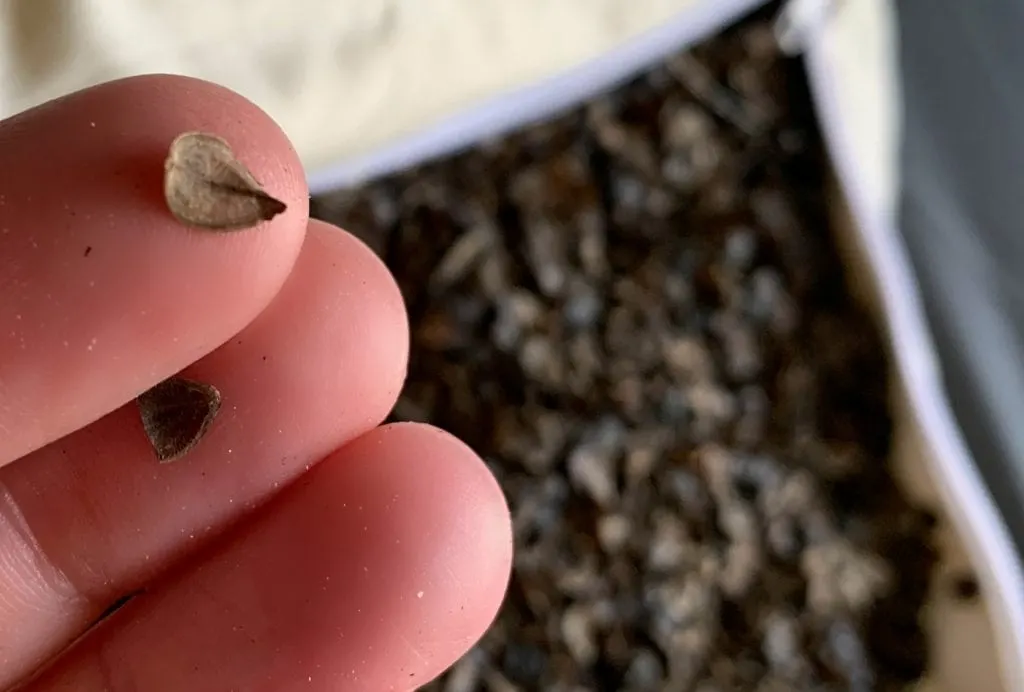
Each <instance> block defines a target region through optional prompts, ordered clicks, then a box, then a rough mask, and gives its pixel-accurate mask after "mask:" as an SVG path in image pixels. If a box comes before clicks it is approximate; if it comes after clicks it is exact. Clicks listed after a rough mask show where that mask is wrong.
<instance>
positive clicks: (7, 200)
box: [0, 75, 309, 464]
mask: <svg viewBox="0 0 1024 692" xmlns="http://www.w3.org/2000/svg"><path fill="white" fill-rule="evenodd" d="M196 130H198V131H203V132H209V133H211V134H215V135H218V136H220V137H222V138H224V139H225V140H227V141H228V143H229V144H230V146H231V147H232V149H233V151H234V153H235V155H236V156H237V158H238V159H239V160H240V161H242V163H243V164H244V165H245V166H246V167H247V168H249V169H250V170H251V171H252V173H253V175H254V176H255V177H256V179H257V180H259V181H260V183H261V184H262V185H263V186H264V188H265V189H266V190H267V192H268V193H270V194H272V195H273V196H275V197H277V198H279V199H281V200H282V201H284V202H285V204H287V206H288V208H287V210H286V211H285V212H284V213H283V214H281V215H279V216H278V217H276V218H274V219H273V220H271V221H269V222H266V223H264V224H260V225H259V226H258V227H256V228H253V229H249V230H246V231H240V232H233V233H210V232H206V231H200V230H196V229H191V228H187V227H185V226H183V225H182V224H181V223H179V222H178V221H177V220H176V219H175V218H174V217H173V216H172V214H171V213H170V211H169V209H168V208H167V205H166V202H165V200H164V199H163V170H164V159H165V158H166V156H167V152H168V147H169V146H170V144H171V142H172V141H173V140H174V139H175V137H177V136H178V135H179V134H181V133H182V132H187V131H196ZM0 190H2V194H0V229H2V233H0V257H2V258H3V268H2V271H3V274H4V280H5V284H4V285H5V289H6V290H5V291H4V295H3V296H2V297H0V324H4V325H9V326H10V329H6V330H4V331H3V332H2V333H0V382H3V383H4V395H5V399H6V400H7V402H8V404H9V405H8V406H7V407H6V408H5V409H4V410H3V411H0V428H4V429H8V430H13V431H16V433H15V434H13V435H12V436H10V439H8V440H5V445H4V446H3V448H0V464H2V463H5V462H6V461H10V460H11V459H12V458H16V457H18V456H21V455H23V454H25V453H27V452H29V451H32V450H33V449H36V448H38V447H40V446H42V445H44V444H46V443H48V442H50V441H52V440H54V439H56V438H58V437H61V436H63V435H65V434H67V433H69V432H71V431H72V430H74V429H76V428H78V427H81V426H83V425H85V424H87V423H89V422H92V421H93V420H96V419H97V418H99V417H100V416H102V415H104V414H106V413H108V412H110V411H112V410H114V409H115V408H117V407H118V406H120V405H121V404H123V403H124V402H126V401H128V400H130V399H131V398H132V397H133V396H135V395H136V394H138V393H139V392H140V391H142V390H143V389H145V388H147V387H148V386H150V385H152V384H155V382H157V381H159V380H160V379H163V378H164V377H167V376H169V375H171V374H173V373H175V372H177V371H179V370H180V369H182V368H183V367H185V366H186V365H188V364H190V363H192V362H194V361H195V360H197V359H198V358H200V357H202V356H203V355H206V354H207V353H209V352H210V351H212V350H213V349H215V348H216V347H217V346H219V345H220V344H222V343H224V342H225V341H226V340H227V339H229V338H230V337H231V336H232V335H233V334H235V333H237V332H238V331H239V330H241V329H242V328H243V327H244V326H246V325H247V324H248V323H249V322H251V321H252V320H253V319H254V318H255V317H256V316H257V315H258V314H259V313H260V312H261V311H262V310H263V309H264V308H265V307H266V305H267V304H268V303H269V302H270V300H271V299H272V298H273V297H274V295H275V294H276V293H277V292H278V290H279V289H280V288H281V286H282V285H283V283H284V281H285V279H286V278H287V276H288V274H289V272H290V271H291V268H292V266H293V264H294V262H295V260H296V258H297V256H298V253H299V249H300V247H301V245H302V241H303V237H304V235H305V232H306V225H307V220H308V213H309V195H308V189H307V187H306V183H305V176H304V174H303V171H302V167H301V164H300V161H299V158H298V155H297V154H296V152H295V150H294V148H293V147H292V146H291V144H290V143H289V141H288V138H287V136H286V135H285V133H284V132H282V131H281V129H280V127H278V125H277V124H276V123H275V122H274V121H273V119H272V118H270V117H269V116H268V115H267V114H266V113H264V112H263V111H262V110H260V109H259V108H258V107H257V106H256V105H254V104H253V103H251V102H250V101H248V100H246V99H245V98H244V97H242V96H240V95H238V94H236V93H234V92H232V91H230V90H228V89H225V88H223V87H220V86H218V85H215V84H212V83H209V82H205V81H202V80H198V79H193V78H188V77H181V76H173V75H145V76H139V77H130V78H126V79H121V80H117V81H113V82H109V83H105V84H100V85H98V86H94V87H91V88H88V89H85V90H82V91H79V92H76V93H74V94H70V95H68V96H65V97H62V98H60V99H57V100H55V101H52V102H49V103H46V104H43V105H41V106H39V107H37V108H34V109H32V110H29V111H26V112H25V113H22V114H19V115H17V116H15V117H13V118H10V119H7V120H5V121H3V122H0ZM68 392H75V393H76V394H75V400H74V401H68V398H67V393H68ZM54 401H62V402H65V404H64V405H62V406H60V407H56V408H55V407H54V406H53V402H54Z"/></svg>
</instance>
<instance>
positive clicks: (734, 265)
mask: <svg viewBox="0 0 1024 692" xmlns="http://www.w3.org/2000/svg"><path fill="white" fill-rule="evenodd" d="M859 2H860V9H859V11H860V12H861V14H862V15H863V16H862V17H861V18H860V19H858V20H857V21H853V20H850V23H851V25H852V27H853V28H852V29H850V31H854V34H852V35H851V34H849V33H847V34H846V35H845V36H838V37H834V41H835V43H833V44H831V45H846V46H847V48H848V49H849V46H850V45H851V44H852V45H854V46H856V47H857V48H858V61H859V62H860V63H861V64H862V66H864V69H869V68H871V66H872V65H874V66H875V67H876V68H877V69H878V70H879V72H877V73H869V74H868V76H867V77H866V78H865V77H864V76H863V75H861V77H860V78H861V79H866V80H867V83H869V86H867V87H865V86H863V85H862V84H861V85H859V86H857V85H858V84H860V83H858V82H856V80H855V79H853V78H852V77H849V74H847V76H848V77H849V78H848V79H846V81H844V82H843V83H842V84H841V85H839V86H837V87H836V89H837V90H838V91H842V89H843V88H846V89H847V90H848V91H849V89H851V88H853V89H854V90H853V91H851V92H850V93H852V94H853V96H852V97H850V98H852V101H849V102H850V103H857V104H859V105H858V108H857V111H856V112H855V113H854V114H853V115H854V116H855V117H856V118H858V119H859V120H858V122H860V123H861V124H862V125H863V126H862V127H861V128H860V129H858V130H856V135H855V137H854V139H856V137H857V136H859V137H861V141H862V142H864V143H865V144H864V146H862V147H860V148H859V154H860V156H861V159H858V160H859V162H860V164H859V165H861V167H862V169H863V170H865V171H866V173H865V174H864V175H865V176H866V182H865V183H863V185H862V186H861V188H862V189H867V190H868V193H867V202H866V204H865V203H864V202H863V199H862V200H861V202H862V205H863V206H866V207H867V208H868V209H869V211H877V210H884V209H888V208H889V206H890V205H892V204H893V196H894V195H895V192H894V189H895V184H894V182H893V178H894V173H893V170H892V169H893V167H894V166H895V163H894V162H893V159H894V156H895V155H894V154H893V151H894V150H895V147H894V145H893V143H892V140H893V138H894V137H895V135H894V134H893V131H894V129H895V126H894V125H893V124H892V120H893V119H894V118H895V116H894V115H893V112H894V111H895V110H896V108H895V107H894V106H893V105H892V103H890V100H891V94H890V92H888V91H886V89H887V88H888V87H887V84H888V81H887V80H888V78H889V76H890V75H889V73H891V72H892V71H893V70H894V68H893V67H892V66H891V65H888V64H887V63H885V60H887V59H888V57H887V56H888V54H889V53H888V51H890V50H891V49H890V48H889V47H888V44H887V43H886V42H887V41H888V40H889V38H890V33H891V31H892V30H891V27H890V26H889V25H888V24H887V23H886V22H887V21H888V20H887V19H886V15H885V13H884V12H883V11H882V9H880V8H882V6H883V5H886V4H887V3H885V2H875V1H874V0H859ZM856 4H857V3H856V2H854V3H832V2H825V1H819V2H793V3H790V4H789V5H788V8H787V7H783V4H782V3H779V2H757V1H754V0H630V2H628V3H627V2H625V0H589V1H585V0H550V1H545V0H522V1H521V2H518V3H509V2H500V1H498V0H434V1H433V2H431V3H412V2H401V1H400V0H365V1H363V2H333V3H329V2H317V1H313V0H292V1H291V2H289V3H288V4H287V8H288V9H287V10H284V9H283V8H282V6H281V5H279V4H278V3H274V2H243V1H242V0H232V1H230V2H228V1H224V2H220V3H217V4H211V3H201V2H198V0H187V1H184V0H183V1H179V2H176V3H169V2H157V1H155V0H149V1H147V2H139V1H135V2H132V1H131V0H117V1H114V0H107V1H105V2H86V1H84V0H79V1H77V2H59V1H57V0H31V1H29V0H26V1H24V2H21V1H18V0H6V1H5V2H0V8H2V12H3V18H2V28H3V32H4V39H3V44H2V46H0V48H2V50H0V59H2V62H0V79H2V82H0V115H2V116H7V115H10V114H13V113H15V112H18V111H20V110H23V109H25V108H29V107H31V106H34V105H36V104H38V103H42V102H44V101H46V100H48V99H50V98H54V97H56V96H59V95H61V94H63V93H67V92H69V91H73V90H75V89H79V88H82V87H85V86H88V85H90V84H94V83H98V82H101V81H105V80H107V79H111V78H115V77H119V76H126V75H129V74H138V73H143V72H154V71H160V72H176V73H183V74H190V75H193V76H198V77H203V78H206V79H210V80H212V81H216V82H220V83H222V84H225V85H226V86H229V87H231V88H233V89H236V90H237V91H239V92H241V93H242V94H244V95H246V96H248V97H249V98H251V99H252V100H253V101H255V102H256V103H257V104H259V105H260V106H261V107H263V108H264V109H265V110H267V111H268V112H269V113H270V114H271V115H272V116H273V117H275V118H276V119H277V120H278V122H280V123H281V125H282V127H283V128H284V130H285V131H286V132H287V133H288V134H289V136H290V137H291V138H292V140H293V141H294V142H295V144H296V147H297V148H298V150H299V153H300V155H301V156H302V158H303V161H304V162H305V164H306V165H307V168H308V170H309V175H310V182H311V186H312V188H313V190H314V193H315V194H314V198H313V200H312V213H313V215H314V216H317V217H319V218H323V219H325V220H328V221H331V222H333V223H335V224H338V225H340V226H342V227H344V228H346V229H347V230H349V231H350V232H352V233H353V234H355V235H357V236H358V237H360V238H361V239H362V240H363V241H364V242H366V243H367V244H368V245H369V246H370V247H372V248H373V249H374V250H375V251H376V252H377V253H378V254H379V255H380V256H381V257H382V258H383V259H384V261H385V262H386V263H387V265H388V266H389V267H390V268H391V270H392V271H393V272H394V274H395V276H396V278H397V280H398V282H399V284H400V286H401V288H402V289H403V294H404V296H405V299H406V301H407V304H408V307H409V311H410V315H411V325H412V335H413V344H412V346H413V348H412V361H411V365H410V372H409V380H408V383H407V385H406V389H405V391H404V393H403V395H402V397H401V400H400V402H399V404H398V405H397V407H396V409H395V411H394V414H393V417H394V419H397V420H421V421H429V422H431V423H434V424H436V425H439V426H441V427H444V428H446V429H447V430H450V431H451V432H453V433H455V434H456V435H458V436H460V437H462V438H463V439H465V440H466V441H467V442H468V443H469V444H471V445H472V446H474V448H475V449H477V450H478V451H479V452H480V453H481V454H482V455H483V456H484V457H485V458H486V459H487V461H488V463H489V464H490V466H491V468H492V470H493V471H494V473H495V475H496V476H497V478H498V479H499V481H500V483H501V486H502V488H503V489H504V491H505V493H506V495H507V497H508V499H509V502H510V505H511V507H512V511H513V516H514V528H515V540H516V559H515V573H514V576H513V580H512V583H511V587H510V591H509V594H508V598H507V601H506V603H505V606H504V608H503V610H502V612H501V615H500V616H499V618H498V620H497V622H496V623H495V624H494V626H493V627H492V629H491V631H490V633H489V634H488V635H487V636H486V637H485V639H484V640H483V641H482V642H481V643H480V645H478V646H477V647H476V648H474V649H473V650H472V651H471V652H470V653H469V654H468V655H467V656H466V657H465V658H464V659H463V660H462V661H460V662H459V664H458V665H456V666H455V667H454V668H453V669H452V670H451V671H450V672H449V673H447V674H446V675H445V676H444V677H443V678H441V679H440V680H438V681H436V682H434V683H433V684H432V685H430V686H429V687H428V688H427V689H431V690H437V691H442V690H443V691H444V692H484V691H487V692H513V691H517V690H551V691H558V692H577V691H582V690H602V691H603V690H631V691H634V690H635V691H655V690H672V691H679V692H688V691H691V690H692V691H693V692H727V691H732V690H751V691H756V692H781V691H783V690H820V691H822V692H825V691H833V690H834V691H839V690H857V691H861V690H863V691H867V690H905V689H914V690H929V691H935V692H938V691H943V692H959V691H961V690H963V691H967V690H971V691H974V692H989V691H991V692H997V691H999V692H1001V691H1002V690H1004V689H1005V690H1009V689H1012V687H1011V686H1008V685H1004V684H1003V683H1001V682H1000V679H999V678H1000V662H999V659H998V655H997V654H998V651H999V649H998V648H997V643H998V639H997V637H996V634H997V633H998V628H999V625H998V623H994V622H993V621H992V620H990V617H989V613H991V612H996V611H998V610H999V609H1000V608H999V606H998V605H995V604H993V603H992V602H989V604H988V609H987V610H986V600H985V596H986V594H985V591H986V589H985V588H984V586H985V584H986V583H987V582H986V578H988V579H990V580H992V579H994V577H991V576H989V577H986V576H985V575H984V574H982V575H979V574H978V569H979V565H978V563H979V560H978V559H977V556H978V555H979V554H981V549H980V548H978V547H977V546H972V545H971V538H970V536H969V535H965V530H964V529H963V528H962V527H963V526H964V524H963V523H960V524H957V520H956V517H958V516H959V514H958V513H957V512H956V511H951V507H950V506H949V505H950V502H949V500H948V499H942V498H944V497H945V498H948V497H949V493H948V492H947V493H946V494H945V495H944V494H943V493H941V492H939V490H937V487H936V486H937V481H936V477H937V476H941V473H940V472H939V471H936V462H935V461H934V458H933V457H934V456H935V450H934V448H933V447H931V446H929V444H928V442H927V440H926V439H925V438H927V437H928V435H927V431H922V429H921V427H920V425H919V416H916V415H915V413H914V411H913V405H912V404H911V403H910V400H909V399H908V397H907V393H906V385H905V383H904V381H903V379H902V378H901V375H900V372H899V371H898V369H897V368H896V367H895V366H894V364H893V362H892V360H893V358H892V350H893V349H892V347H891V346H890V341H889V334H888V333H887V328H886V315H885V302H884V301H883V300H881V299H880V297H879V294H880V293H885V291H886V290H889V289H880V288H879V285H878V280H877V276H876V272H874V271H873V270H872V267H871V266H870V261H869V259H868V258H866V257H865V254H864V251H863V248H861V247H860V245H861V244H862V243H860V242H859V241H858V237H859V236H860V235H862V233H863V230H862V227H861V220H860V219H857V218H854V215H851V213H850V200H849V199H848V189H849V188H848V186H844V185H843V184H842V181H841V180H839V181H837V176H836V167H835V156H834V149H833V150H832V154H830V150H829V149H828V146H827V144H828V143H827V142H826V141H823V140H827V139H828V132H823V127H822V126H823V115H822V113H823V112H827V109H823V108H822V107H821V101H820V97H816V95H815V93H814V89H813V88H812V86H811V85H809V81H808V73H807V69H806V63H805V61H804V60H803V58H802V56H801V55H800V54H799V53H800V49H801V48H802V45H803V44H802V42H804V41H806V40H807V39H806V36H807V35H808V33H809V32H813V31H815V30H817V29H819V28H820V27H821V26H823V23H824V22H826V21H827V20H828V17H829V16H830V13H835V12H841V11H843V8H842V6H843V5H856ZM865 8H866V9H865ZM784 10H785V11H788V13H789V14H781V13H783V12H784ZM857 32H859V33H857ZM851 36H853V38H851ZM844 41H845V44H844V43H843V42H844ZM784 49H785V50H784ZM873 61H874V62H873ZM879 65H880V66H881V67H878V66H879ZM885 70H888V71H889V73H887V72H885ZM872 74H874V75H875V76H874V77H872V76H871V75H872ZM878 75H882V76H881V77H879V76H878ZM851 84H854V85H855V87H850V85H851ZM857 89H860V91H857ZM846 110H847V111H849V110H850V109H846ZM855 201H856V200H855ZM941 480H942V479H941V478H940V479H939V482H938V485H941ZM951 515H952V518H951ZM962 521H963V520H961V522H962ZM958 527H960V528H958ZM966 533H967V534H969V533H970V532H969V531H968V532H966ZM969 555H973V556H975V559H973V560H972V559H970V558H969V557H968V556H969ZM993 583H994V582H993ZM994 627H995V629H993V628H994ZM1001 646H1003V647H1004V651H1005V650H1007V647H1010V646H1012V644H1007V643H1005V642H1004V643H1003V644H1001Z"/></svg>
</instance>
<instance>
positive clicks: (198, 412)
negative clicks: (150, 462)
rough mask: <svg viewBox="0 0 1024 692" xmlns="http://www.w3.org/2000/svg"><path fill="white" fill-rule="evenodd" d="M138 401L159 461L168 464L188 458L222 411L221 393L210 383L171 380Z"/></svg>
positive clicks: (141, 396)
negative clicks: (186, 455)
mask: <svg viewBox="0 0 1024 692" xmlns="http://www.w3.org/2000/svg"><path fill="white" fill-rule="evenodd" d="M136 402H137V403H138V406H139V413H140V414H141V415H142V427H143V429H145V431H146V436H147V437H148V438H149V442H150V444H152V445H153V449H154V451H156V456H157V459H159V460H160V462H161V463H167V462H170V461H174V460H175V459H179V458H181V457H182V456H184V455H185V453H187V452H188V451H189V450H190V449H192V448H193V447H195V446H196V444H197V443H198V442H199V440H201V439H202V438H203V435H205V434H206V431H207V429H208V428H209V427H210V424H211V423H212V422H213V419H214V418H215V417H216V416H217V412H218V411H219V410H220V392H218V391H217V388H216V387H214V386H212V385H209V384H203V383H202V382H195V381H193V380H188V379H185V378H184V377H171V378H169V379H167V380H164V381H163V382H161V383H160V384H158V385H156V386H155V387H153V388H152V389H149V390H147V391H145V392H143V393H142V394H140V395H139V397H138V398H137V399H136Z"/></svg>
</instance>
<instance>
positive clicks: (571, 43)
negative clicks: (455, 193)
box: [0, 0, 702, 168]
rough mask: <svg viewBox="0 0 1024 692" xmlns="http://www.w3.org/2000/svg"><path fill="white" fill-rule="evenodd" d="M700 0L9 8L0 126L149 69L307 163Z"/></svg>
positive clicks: (22, 4) (187, 1)
mask: <svg viewBox="0 0 1024 692" xmlns="http://www.w3.org/2000/svg"><path fill="white" fill-rule="evenodd" d="M701 2H702V0H516V1H515V2H508V0H430V1H429V2H425V1H423V0H333V1H332V0H288V1H287V2H280V1H279V0H217V1H216V2H209V1H208V0H0V117H5V116H8V115H11V114H13V113H16V112H18V111H20V110H23V109H25V108H28V107H31V106H34V105H37V104H39V103H42V102H44V101H47V100H49V99H51V98H54V97H57V96H60V95H62V94H64V93H67V92H70V91H75V90H77V89H80V88H83V87H85V86H88V85H91V84H95V83H98V82H102V81H106V80H109V79H113V78H117V77H123V76H127V75H132V74H140V73H146V72H171V73H180V74H187V75H191V76H196V77H202V78H205V79H209V80H211V81H215V82H218V83H220V84H224V85H225V86H228V87H231V88H232V89H234V90H235V91H238V92H239V93H241V94H243V95H245V96H247V97H248V98H250V99H251V100H253V101H254V102H256V103H257V104H259V105H260V106H261V107H262V108H264V109H265V110H266V111H268V112H269V113H270V114H271V115H272V116H273V117H274V118H275V119H277V120H278V122H279V123H281V125H282V126H283V128H284V129H285V131H286V132H288V134H289V136H290V137H291V138H292V141H293V142H294V143H295V145H296V148H297V149H298V151H299V154H300V156H302V158H303V161H304V163H305V164H306V166H307V167H308V168H319V167H321V166H325V165H327V164H329V163H332V162H334V161H336V160H338V159H339V158H341V157H350V156H354V155H357V154H361V153H365V152H367V151H369V150H371V149H373V148H375V147H378V146H380V145H382V144H383V143H385V142H389V141H392V140H393V139H395V138H396V137H398V136H400V135H402V134H406V133H409V132H411V131H413V130H415V129H418V128H421V127H422V126H423V125H424V124H426V123H430V122H432V121H435V120H437V119H438V118H441V117H442V116H445V115H449V114H451V113H453V112H455V111H457V110H459V109H461V108H464V107H466V106H467V105H469V104H471V103H473V102H475V101H477V100H479V99H481V98H484V97H487V96H491V95H494V94H497V93H499V92H501V91H503V90H506V89H510V88H512V87H515V86H520V85H524V84H528V83H530V82H533V81H536V80H537V79H539V78H541V77H544V76H548V75H551V74H554V73H556V72H559V71H561V70H564V69H567V68H570V67H572V66H575V65H578V64H580V63H583V62H585V61H587V60H588V59H590V58H593V57H595V56H597V55H600V54H601V53H603V52H605V51H607V50H608V49H609V48H611V47H613V46H616V45H619V44H622V43H623V42H625V41H627V40H628V39H630V38H633V37H635V36H637V35H639V34H641V33H642V32H644V31H646V30H648V29H651V28H652V27H655V26H658V25H659V24H661V23H663V22H664V21H665V20H666V19H667V18H669V17H671V16H672V15H674V14H677V13H678V12H680V11H682V10H684V9H686V8H687V7H689V6H692V5H696V4H700V3H701Z"/></svg>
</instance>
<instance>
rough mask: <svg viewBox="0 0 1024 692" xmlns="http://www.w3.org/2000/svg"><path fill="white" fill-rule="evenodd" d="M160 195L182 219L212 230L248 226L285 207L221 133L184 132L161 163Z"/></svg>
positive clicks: (186, 222) (229, 229)
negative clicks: (260, 182)
mask: <svg viewBox="0 0 1024 692" xmlns="http://www.w3.org/2000/svg"><path fill="white" fill-rule="evenodd" d="M164 197H165V198H166V199H167V206H168V207H169V208H170V210H171V213H172V214H174V216H175V218H177V219H178V220H179V221H181V222H182V223H185V224H188V225H190V226H198V227H200V228H206V229H211V230H216V231H234V230H240V229H244V228H251V227H253V226H255V225H256V224H258V223H260V222H261V221H269V220H270V219H272V218H274V217H275V216H277V215H278V214H280V213H282V212H283V211H284V210H285V209H287V206H286V205H285V203H284V202H282V201H280V200H278V199H275V198H274V197H271V196H270V195H268V194H267V193H266V192H264V191H263V187H262V186H261V185H260V184H259V182H257V181H256V179H255V178H254V177H253V175H252V173H250V172H249V170H248V169H247V168H246V167H245V166H244V165H242V163H241V162H239V161H238V159H236V158H235V155H234V152H232V151H231V147H230V146H228V143H227V142H225V141H224V140H223V139H221V138H220V137H217V136H215V135H210V134H205V133H202V132H186V133H185V134H182V135H179V136H178V137H177V138H176V139H175V140H174V142H172V143H171V148H170V152H169V153H168V155H167V161H166V162H165V163H164Z"/></svg>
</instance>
